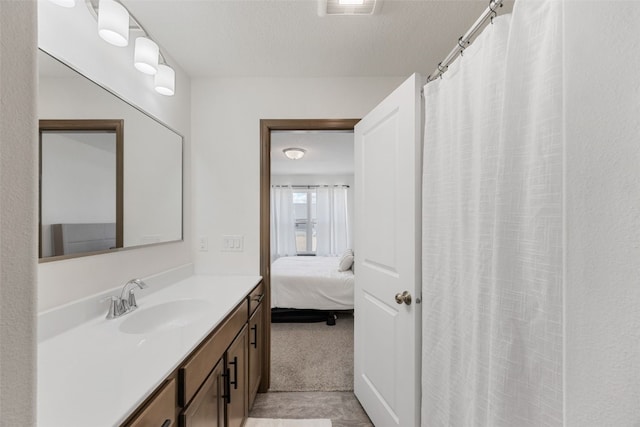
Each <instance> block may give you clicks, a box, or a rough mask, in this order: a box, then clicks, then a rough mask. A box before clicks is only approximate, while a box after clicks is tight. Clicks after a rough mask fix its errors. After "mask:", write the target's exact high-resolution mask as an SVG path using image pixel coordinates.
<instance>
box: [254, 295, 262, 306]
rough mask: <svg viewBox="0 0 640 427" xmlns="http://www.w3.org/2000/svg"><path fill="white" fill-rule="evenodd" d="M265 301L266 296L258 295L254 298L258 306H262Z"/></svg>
mask: <svg viewBox="0 0 640 427" xmlns="http://www.w3.org/2000/svg"><path fill="white" fill-rule="evenodd" d="M263 299H264V294H260V295H256V296H255V297H253V300H254V301H257V302H258V304H260V303H261V302H262V300H263Z"/></svg>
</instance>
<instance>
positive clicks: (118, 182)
mask: <svg viewBox="0 0 640 427" xmlns="http://www.w3.org/2000/svg"><path fill="white" fill-rule="evenodd" d="M122 129H123V122H122V120H40V183H41V184H40V258H43V257H51V256H62V255H72V254H79V253H85V252H95V251H104V250H109V249H114V248H121V247H122V241H123V238H122V166H123V165H122V154H123V147H122V145H123V132H122Z"/></svg>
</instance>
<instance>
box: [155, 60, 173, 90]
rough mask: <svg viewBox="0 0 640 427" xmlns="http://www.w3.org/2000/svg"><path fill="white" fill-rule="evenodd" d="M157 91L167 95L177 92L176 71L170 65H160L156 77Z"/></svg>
mask: <svg viewBox="0 0 640 427" xmlns="http://www.w3.org/2000/svg"><path fill="white" fill-rule="evenodd" d="M154 85H155V88H156V92H158V93H159V94H162V95H165V96H173V94H174V93H176V72H175V71H173V68H171V67H169V66H168V65H164V64H160V65H158V72H157V73H156V75H155V78H154Z"/></svg>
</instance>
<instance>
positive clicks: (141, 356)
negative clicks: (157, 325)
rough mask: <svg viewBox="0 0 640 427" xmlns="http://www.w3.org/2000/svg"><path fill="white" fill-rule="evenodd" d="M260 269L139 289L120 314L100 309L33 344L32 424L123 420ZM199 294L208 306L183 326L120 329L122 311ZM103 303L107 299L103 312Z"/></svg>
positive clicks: (77, 425) (92, 426) (94, 424)
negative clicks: (35, 349)
mask: <svg viewBox="0 0 640 427" xmlns="http://www.w3.org/2000/svg"><path fill="white" fill-rule="evenodd" d="M260 280H261V278H260V277H259V276H242V277H237V276H231V277H220V276H192V277H190V278H188V279H185V280H181V281H179V282H177V283H175V284H173V285H170V286H167V287H166V288H163V289H161V290H159V291H157V292H154V293H151V294H149V295H145V291H144V290H143V291H140V290H138V292H137V295H138V297H137V298H138V309H137V310H136V311H135V312H133V313H132V314H128V315H125V316H122V317H121V318H118V319H111V320H107V319H105V318H104V315H103V316H101V317H99V318H95V319H91V320H90V321H88V322H85V323H83V324H81V325H79V326H77V327H75V328H73V329H70V330H68V331H66V332H63V333H61V334H59V335H56V336H54V337H51V338H49V339H46V340H44V341H42V342H40V343H39V344H38V426H43V427H48V426H51V427H99V426H115V425H119V424H120V423H122V422H123V421H124V420H125V419H126V418H127V417H128V416H129V415H130V414H131V413H132V412H133V411H134V410H135V409H136V408H137V407H138V405H139V404H140V403H142V402H143V401H144V400H145V399H146V398H147V397H148V396H149V395H150V393H151V392H152V391H153V390H154V389H155V388H156V387H157V386H158V385H160V384H161V383H162V381H163V380H164V379H165V378H166V377H167V376H168V375H169V374H170V373H171V372H173V371H174V369H176V368H177V367H178V366H179V365H180V363H181V362H182V361H183V360H184V359H185V357H186V356H187V355H189V353H191V351H192V350H193V349H195V348H196V346H197V345H198V344H199V343H200V342H201V341H202V339H203V338H205V337H206V336H207V335H208V334H209V333H210V332H211V331H213V329H215V327H216V326H217V325H218V324H219V323H220V322H221V321H222V320H223V319H224V318H225V317H226V316H227V315H228V314H229V313H230V312H231V310H232V309H233V308H234V307H235V306H237V305H238V303H240V302H241V301H242V299H243V298H244V297H245V296H246V295H247V293H248V292H249V291H250V290H251V289H253V287H254V286H255V285H257V284H258V283H259V282H260ZM182 299H199V300H204V301H206V302H208V303H210V304H211V309H209V310H207V311H206V312H205V313H203V314H202V315H201V317H198V319H197V320H194V321H193V322H192V323H189V324H188V325H186V326H180V327H178V326H175V327H166V328H163V329H161V330H157V331H154V332H150V333H147V334H143V335H134V334H127V333H124V332H121V331H120V330H119V326H120V324H121V323H122V322H124V321H125V320H126V319H127V318H128V316H131V315H135V313H140V312H141V311H142V310H145V309H148V308H151V307H153V306H155V305H158V304H162V303H165V302H168V301H175V300H182ZM106 309H107V304H106V303H105V314H106Z"/></svg>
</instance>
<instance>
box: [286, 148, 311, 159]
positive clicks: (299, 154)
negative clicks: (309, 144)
mask: <svg viewBox="0 0 640 427" xmlns="http://www.w3.org/2000/svg"><path fill="white" fill-rule="evenodd" d="M282 152H283V153H284V155H285V156H287V158H288V159H291V160H300V159H301V158H303V157H304V153H306V152H307V151H306V150H304V149H302V148H285V149H284V150H282Z"/></svg>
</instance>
